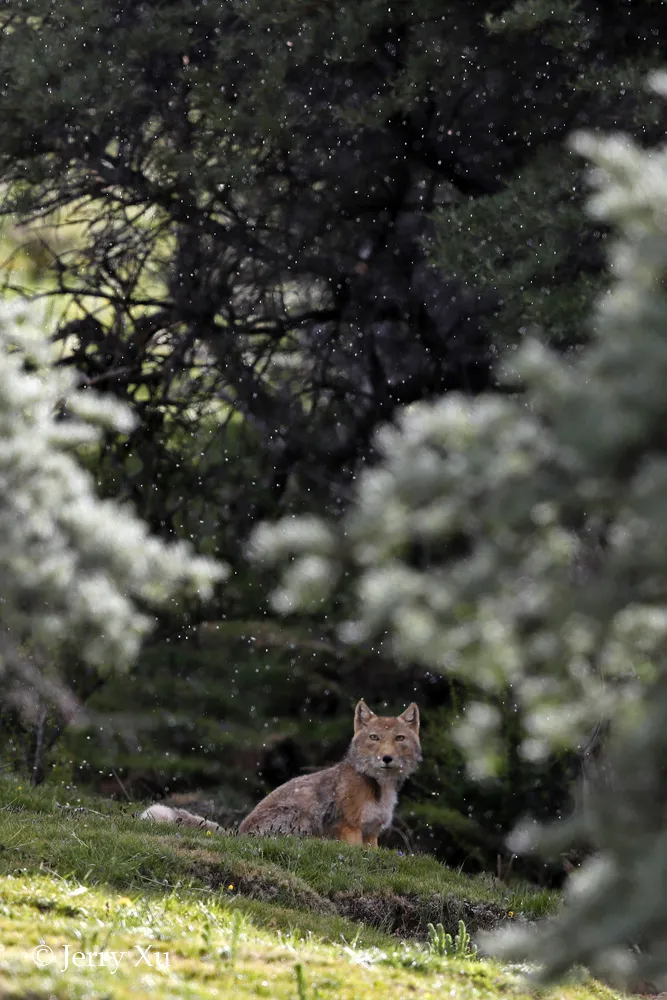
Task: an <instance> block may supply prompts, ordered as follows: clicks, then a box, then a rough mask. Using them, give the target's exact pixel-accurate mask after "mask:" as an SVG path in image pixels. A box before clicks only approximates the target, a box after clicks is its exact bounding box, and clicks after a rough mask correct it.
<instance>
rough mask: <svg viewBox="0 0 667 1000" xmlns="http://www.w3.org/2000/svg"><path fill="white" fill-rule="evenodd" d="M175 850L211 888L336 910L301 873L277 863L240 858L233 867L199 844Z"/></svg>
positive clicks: (320, 910)
mask: <svg viewBox="0 0 667 1000" xmlns="http://www.w3.org/2000/svg"><path fill="white" fill-rule="evenodd" d="M176 853H177V854H179V855H180V856H181V857H185V858H187V860H188V871H189V873H190V875H191V876H192V878H196V879H197V880H198V881H200V882H203V883H204V884H205V885H207V886H210V888H211V889H216V890H220V891H221V892H226V893H229V894H230V895H239V896H245V897H246V898H248V899H259V900H262V901H264V902H270V903H276V904H279V905H280V906H287V907H290V908H293V909H299V910H311V911H313V912H315V913H327V914H331V915H334V914H336V912H337V909H336V907H335V905H334V903H332V902H331V900H329V899H327V898H326V897H325V896H320V895H319V894H318V893H316V892H315V890H314V889H311V887H310V886H309V885H308V883H307V882H304V880H303V879H301V878H299V877H298V875H292V874H289V873H286V872H284V871H282V869H280V868H278V867H277V866H275V865H271V864H262V866H261V867H259V866H255V865H252V864H251V863H247V862H242V861H240V862H236V863H235V864H234V866H233V867H232V866H231V865H230V864H229V863H227V862H225V861H224V859H221V858H220V855H218V854H214V853H213V852H212V851H211V852H207V851H202V850H198V849H196V848H187V847H181V848H177V849H176Z"/></svg>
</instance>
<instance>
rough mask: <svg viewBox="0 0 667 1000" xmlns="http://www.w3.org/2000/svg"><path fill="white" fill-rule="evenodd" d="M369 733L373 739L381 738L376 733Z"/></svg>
mask: <svg viewBox="0 0 667 1000" xmlns="http://www.w3.org/2000/svg"><path fill="white" fill-rule="evenodd" d="M368 735H369V736H370V738H371V739H372V740H379V739H380V737H379V736H376V735H375V733H369V734H368Z"/></svg>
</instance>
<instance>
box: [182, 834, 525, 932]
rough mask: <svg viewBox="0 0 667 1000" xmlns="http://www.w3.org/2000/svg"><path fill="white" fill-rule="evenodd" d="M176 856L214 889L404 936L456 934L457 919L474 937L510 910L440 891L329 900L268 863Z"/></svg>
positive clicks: (185, 852) (189, 853)
mask: <svg viewBox="0 0 667 1000" xmlns="http://www.w3.org/2000/svg"><path fill="white" fill-rule="evenodd" d="M177 854H179V855H180V856H181V857H184V858H186V859H187V861H188V871H189V873H190V875H191V877H192V878H195V879H197V881H199V882H203V883H204V884H205V885H207V886H210V888H211V889H215V890H219V891H220V892H224V893H230V894H233V895H240V896H245V897H246V898H248V899H259V900H262V901H264V902H270V903H276V904H277V905H280V906H286V907H289V908H294V909H299V910H310V911H312V912H315V913H323V914H329V915H332V916H333V915H335V914H338V915H339V916H341V917H345V918H346V919H348V920H353V921H355V922H357V923H362V924H366V925H368V926H369V927H376V928H378V929H379V930H383V931H386V932H388V933H390V934H396V935H397V936H398V937H402V938H425V937H426V934H427V928H428V925H429V924H439V923H441V924H442V925H443V926H444V928H445V930H446V931H448V932H449V933H450V934H452V935H454V934H456V933H457V931H458V923H459V920H463V921H464V922H465V925H466V928H467V930H468V933H470V934H476V933H477V932H478V931H482V930H490V929H491V928H494V927H497V926H498V925H499V924H501V923H504V922H505V921H506V920H507V919H509V918H508V915H507V912H506V910H504V909H503V907H501V906H498V905H497V904H495V903H472V902H469V901H468V900H465V899H460V898H459V897H457V896H444V895H441V894H438V893H434V894H433V895H432V896H428V897H422V896H419V895H417V894H416V893H414V894H408V895H405V896H399V895H397V894H396V893H390V892H388V893H360V892H336V893H334V894H333V895H332V896H331V897H330V898H329V897H327V896H322V895H320V894H319V893H317V892H315V890H314V889H311V887H310V886H309V885H308V883H307V882H305V881H304V880H303V879H301V878H299V877H298V875H293V874H291V873H286V872H285V871H283V870H282V869H280V868H278V867H277V866H275V865H271V864H266V863H264V864H262V865H261V867H260V866H256V865H253V864H252V863H246V862H239V861H237V862H235V864H234V866H233V867H232V866H230V865H229V863H225V861H224V860H223V859H221V858H220V855H218V854H215V853H214V852H213V851H211V852H207V851H203V850H201V849H197V848H188V847H182V848H177Z"/></svg>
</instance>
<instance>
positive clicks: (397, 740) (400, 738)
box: [396, 736, 405, 743]
mask: <svg viewBox="0 0 667 1000" xmlns="http://www.w3.org/2000/svg"><path fill="white" fill-rule="evenodd" d="M404 739H405V736H397V737H396V742H397V743H400V742H401V740H404Z"/></svg>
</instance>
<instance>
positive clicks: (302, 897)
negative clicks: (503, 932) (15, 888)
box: [0, 781, 555, 940]
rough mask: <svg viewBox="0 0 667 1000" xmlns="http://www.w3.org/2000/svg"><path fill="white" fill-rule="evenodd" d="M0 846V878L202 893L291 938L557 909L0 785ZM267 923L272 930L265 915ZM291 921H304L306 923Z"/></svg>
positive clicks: (416, 873)
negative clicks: (321, 928)
mask: <svg viewBox="0 0 667 1000" xmlns="http://www.w3.org/2000/svg"><path fill="white" fill-rule="evenodd" d="M0 836H1V837H2V843H3V844H4V845H5V850H4V851H0V874H15V873H16V871H17V869H21V870H22V871H25V872H26V873H31V874H32V873H36V872H39V871H41V870H43V866H44V865H47V866H48V868H49V869H50V870H53V871H56V872H57V873H58V874H60V875H62V876H65V877H67V878H75V879H77V880H79V881H82V882H85V884H105V885H108V886H112V887H113V888H115V889H118V890H120V891H128V890H137V889H144V888H146V887H151V886H152V887H159V888H160V889H162V890H171V889H173V888H174V887H181V886H188V887H194V888H197V889H208V890H213V891H215V892H221V893H222V894H223V895H229V894H233V895H234V896H235V897H238V898H240V900H241V901H242V902H243V904H244V905H245V904H246V903H249V902H255V903H271V904H272V905H273V906H274V907H275V906H279V907H281V908H286V909H290V910H294V914H295V915H294V916H293V918H292V922H291V923H290V924H289V926H290V927H292V926H296V925H302V924H303V925H304V926H306V927H309V928H312V927H313V923H312V921H313V920H314V919H315V920H331V919H334V918H335V919H340V918H345V919H348V920H353V921H357V922H360V923H362V924H363V925H364V927H365V928H368V929H370V928H372V929H377V930H381V931H388V932H391V933H394V934H398V935H400V936H403V937H424V936H425V934H426V929H427V925H428V924H429V923H442V924H443V925H444V927H445V929H446V930H447V931H450V932H451V933H452V934H453V933H455V932H456V929H457V926H458V921H459V920H460V919H463V920H464V921H465V923H466V926H467V927H468V930H469V931H470V932H471V933H474V932H475V931H477V930H479V929H480V928H488V927H491V926H494V925H497V924H498V923H500V922H502V921H504V920H512V919H514V920H516V919H533V918H535V917H539V916H541V915H543V914H544V913H545V912H547V910H548V909H549V907H550V906H551V905H552V904H553V901H554V899H555V896H554V894H552V893H549V892H546V891H544V890H542V891H538V890H535V889H531V888H527V887H524V886H520V887H518V888H517V887H514V888H513V887H508V886H504V885H502V884H501V883H499V882H497V880H495V879H493V878H490V877H484V876H477V877H471V876H466V875H463V874H461V873H459V872H455V871H452V870H450V869H449V868H447V867H445V866H444V865H442V864H440V863H439V862H438V861H437V860H435V859H434V858H431V857H429V856H428V855H416V856H406V855H404V854H402V853H401V852H398V851H389V850H379V851H371V850H361V849H358V848H354V847H350V846H348V845H345V844H340V843H337V842H333V841H321V840H298V839H297V838H293V837H282V838H277V839H269V838H254V837H240V836H236V835H230V836H225V835H220V834H216V833H209V832H203V831H199V830H193V829H188V828H182V827H171V826H168V825H163V824H154V823H149V822H146V821H139V820H137V819H135V818H134V810H133V809H132V806H131V805H129V804H128V805H120V804H117V803H110V802H109V801H107V800H97V799H89V798H86V797H82V796H80V795H79V794H78V793H76V792H72V790H69V791H68V790H67V789H66V788H63V787H60V788H59V787H57V786H52V787H43V788H41V789H39V790H34V789H30V788H27V787H22V786H20V785H19V784H18V783H16V782H13V781H5V782H3V783H0ZM230 886H232V887H233V888H231V889H230V888H229V887H230ZM267 912H269V915H270V916H271V919H272V920H273V919H274V918H273V916H272V914H273V913H274V912H275V911H274V910H271V911H267ZM299 914H307V920H306V922H305V924H304V922H303V920H302V919H301V918H300V917H299ZM336 933H337V932H336ZM364 933H366V932H364ZM369 940H372V938H371V939H369Z"/></svg>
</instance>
